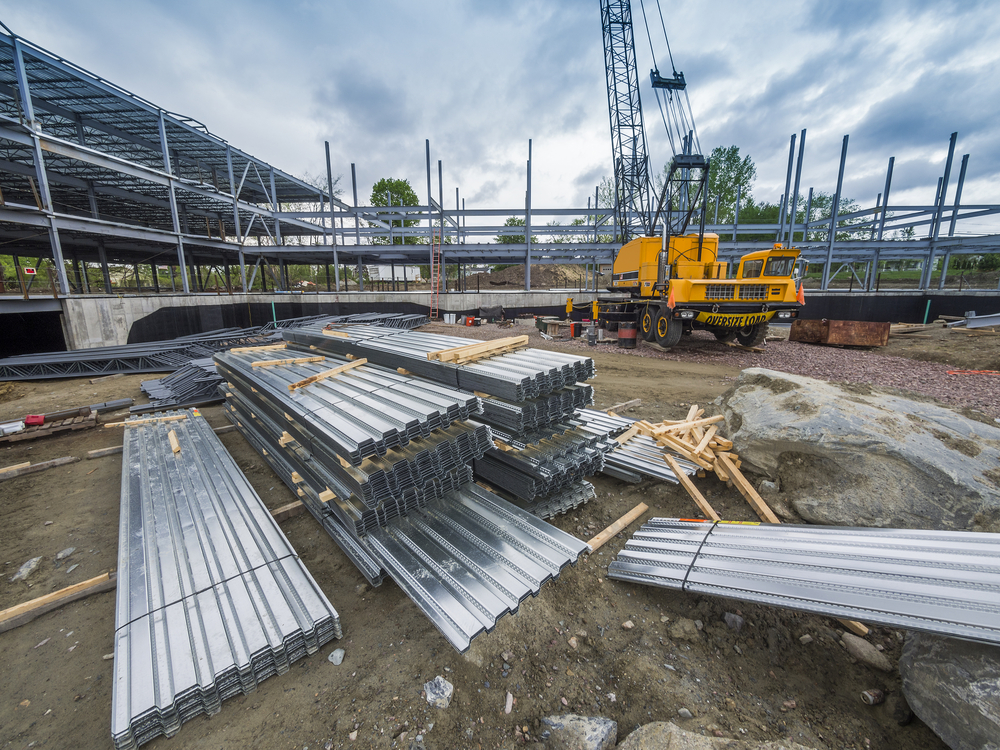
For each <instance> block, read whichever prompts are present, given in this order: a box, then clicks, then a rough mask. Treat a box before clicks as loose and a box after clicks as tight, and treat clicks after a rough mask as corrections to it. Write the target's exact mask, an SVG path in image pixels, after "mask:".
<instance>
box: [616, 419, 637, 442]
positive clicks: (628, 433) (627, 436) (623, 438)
mask: <svg viewBox="0 0 1000 750" xmlns="http://www.w3.org/2000/svg"><path fill="white" fill-rule="evenodd" d="M638 432H639V425H637V424H634V425H632V426H631V427H629V428H628V429H627V430H625V432H623V433H622V434H621V435H619V436H618V437H616V438H615V442H616V443H618V445H625V443H627V442H628V441H629V440H631V439H632V438H633V437H635V436H636V434H637V433H638Z"/></svg>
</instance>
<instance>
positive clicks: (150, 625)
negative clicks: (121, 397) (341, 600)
mask: <svg viewBox="0 0 1000 750" xmlns="http://www.w3.org/2000/svg"><path fill="white" fill-rule="evenodd" d="M163 417H167V419H163V418H162V417H161V418H157V419H145V420H133V422H131V423H129V424H128V425H127V426H126V427H125V428H124V429H125V437H124V448H123V454H122V475H123V477H122V480H123V481H122V495H121V521H120V530H119V553H118V556H119V560H118V586H117V604H116V608H115V647H114V654H115V660H114V669H115V681H114V686H113V694H112V727H111V729H112V736H113V739H114V743H115V746H116V747H118V748H131V747H135V746H136V745H139V744H141V743H143V742H146V741H148V740H150V739H152V738H153V737H156V736H157V735H160V734H166V735H168V736H170V735H172V734H174V733H175V732H176V731H177V730H178V729H179V727H180V725H181V723H182V722H184V721H187V720H189V719H191V718H193V717H194V716H197V715H199V714H202V713H207V714H212V713H216V712H217V711H218V710H219V709H220V705H221V703H222V701H224V700H226V699H227V698H230V697H232V696H234V695H237V694H239V693H247V692H249V691H252V690H254V689H255V688H256V686H257V684H258V682H260V681H261V680H263V679H265V678H267V677H269V676H271V675H274V674H280V673H283V672H285V671H287V670H288V668H289V665H290V664H291V662H293V661H295V660H296V659H299V658H301V657H302V656H304V655H306V654H307V653H313V652H315V651H316V650H317V649H318V648H319V647H320V646H321V645H323V644H324V643H326V642H328V641H329V640H331V639H333V638H339V637H340V636H341V629H340V620H339V617H338V615H337V612H336V610H335V609H334V608H333V606H332V605H331V604H330V602H329V601H328V600H327V598H326V596H325V595H324V594H323V592H322V591H321V590H320V589H319V587H318V586H317V584H316V582H315V581H314V580H313V579H312V577H311V576H310V575H309V573H308V571H306V569H305V567H304V566H303V565H302V563H301V562H300V561H299V559H298V557H297V555H296V554H295V550H294V549H292V547H291V545H290V544H289V543H288V540H287V539H286V538H285V536H284V535H283V534H282V533H281V530H280V529H279V528H278V526H277V524H276V523H275V521H274V519H273V518H272V517H271V515H270V513H268V511H267V509H266V508H265V507H264V504H263V503H262V502H261V500H260V498H259V497H258V496H257V494H256V493H255V492H254V490H253V488H252V487H251V486H250V484H249V482H248V481H247V480H246V477H244V476H243V474H242V473H241V472H240V470H239V468H238V467H237V466H236V463H235V461H234V460H233V459H232V457H231V456H230V455H229V454H228V453H227V452H226V450H225V448H224V447H223V445H222V443H221V442H220V441H219V439H218V437H217V436H216V435H215V434H214V433H213V432H212V429H211V427H209V425H208V423H207V422H206V421H205V420H204V419H203V418H202V417H200V416H199V415H198V413H197V411H196V410H191V411H189V412H173V413H168V414H166V415H163Z"/></svg>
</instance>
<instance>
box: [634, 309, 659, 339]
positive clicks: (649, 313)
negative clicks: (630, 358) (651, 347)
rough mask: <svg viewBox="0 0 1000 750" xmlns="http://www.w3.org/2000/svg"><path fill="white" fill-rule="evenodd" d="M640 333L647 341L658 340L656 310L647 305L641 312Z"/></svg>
mask: <svg viewBox="0 0 1000 750" xmlns="http://www.w3.org/2000/svg"><path fill="white" fill-rule="evenodd" d="M638 323H639V333H640V334H641V335H642V338H643V340H645V341H654V340H655V339H656V308H655V307H652V306H650V305H646V306H645V307H643V308H642V309H641V310H639V321H638Z"/></svg>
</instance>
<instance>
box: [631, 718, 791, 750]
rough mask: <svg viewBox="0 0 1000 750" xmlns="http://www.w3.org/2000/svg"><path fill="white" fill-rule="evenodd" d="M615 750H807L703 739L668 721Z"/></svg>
mask: <svg viewBox="0 0 1000 750" xmlns="http://www.w3.org/2000/svg"><path fill="white" fill-rule="evenodd" d="M615 750H809V748H807V747H806V746H805V745H800V744H798V743H797V742H792V741H791V740H779V741H777V742H754V741H743V740H732V739H728V738H722V737H705V736H704V735H700V734H695V733H694V732H686V731H684V730H683V729H681V728H680V727H678V726H676V725H675V724H673V723H671V722H669V721H654V722H652V723H651V724H646V725H645V726H641V727H639V728H638V729H636V730H635V731H634V732H632V734H630V735H629V736H628V737H626V738H625V739H624V740H622V741H621V742H619V743H618V746H617V747H616V748H615Z"/></svg>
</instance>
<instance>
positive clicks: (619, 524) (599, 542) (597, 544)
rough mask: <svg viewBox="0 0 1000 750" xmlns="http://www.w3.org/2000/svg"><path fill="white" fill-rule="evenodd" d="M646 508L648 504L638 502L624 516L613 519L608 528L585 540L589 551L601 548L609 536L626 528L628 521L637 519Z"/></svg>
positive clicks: (647, 508) (592, 551)
mask: <svg viewBox="0 0 1000 750" xmlns="http://www.w3.org/2000/svg"><path fill="white" fill-rule="evenodd" d="M647 510H649V506H648V505H646V503H639V504H638V505H637V506H635V507H634V508H632V510H630V511H629V512H628V513H626V514H625V515H624V516H622V517H621V518H619V519H618V520H617V521H615V522H614V523H613V524H611V525H610V526H608V528H606V529H605V530H604V531H602V532H601V533H600V534H598V535H597V536H595V537H594V538H593V539H591V540H590V541H589V542H587V544H589V545H590V551H591V553H594V552H597V550H598V549H599V548H601V547H603V546H604V545H605V544H607V542H608V540H609V539H610V538H611V537H613V536H614V535H615V534H617V533H618V532H619V531H621V530H622V529H625V528H627V527H628V525H629V524H630V523H632V522H633V521H634V520H635V519H637V518H638V517H639V516H641V515H642V514H643V513H645V512H646V511H647Z"/></svg>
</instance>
